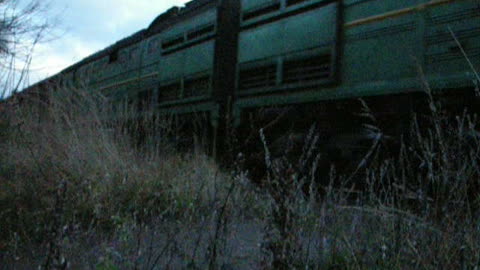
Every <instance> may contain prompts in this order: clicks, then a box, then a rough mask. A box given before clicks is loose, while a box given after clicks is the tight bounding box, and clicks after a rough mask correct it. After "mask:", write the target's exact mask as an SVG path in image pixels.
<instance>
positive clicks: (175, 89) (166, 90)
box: [158, 81, 181, 102]
mask: <svg viewBox="0 0 480 270" xmlns="http://www.w3.org/2000/svg"><path fill="white" fill-rule="evenodd" d="M180 89H181V84H180V82H179V81H178V82H174V83H170V84H167V85H161V86H160V87H159V88H158V100H159V102H163V101H170V100H175V99H177V98H178V96H179V94H180Z"/></svg>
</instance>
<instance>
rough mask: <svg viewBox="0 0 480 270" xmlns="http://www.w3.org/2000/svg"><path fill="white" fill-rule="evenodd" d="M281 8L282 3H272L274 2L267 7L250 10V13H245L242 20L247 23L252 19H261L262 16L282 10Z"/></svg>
mask: <svg viewBox="0 0 480 270" xmlns="http://www.w3.org/2000/svg"><path fill="white" fill-rule="evenodd" d="M280 7H281V5H280V2H278V1H272V2H269V3H267V4H265V5H262V6H259V7H256V8H253V9H251V10H248V11H245V12H244V13H243V16H242V19H243V20H244V21H247V20H250V19H253V18H256V17H260V16H262V15H265V14H268V13H270V12H274V11H277V10H279V9H280Z"/></svg>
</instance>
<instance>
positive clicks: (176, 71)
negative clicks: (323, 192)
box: [25, 0, 480, 153]
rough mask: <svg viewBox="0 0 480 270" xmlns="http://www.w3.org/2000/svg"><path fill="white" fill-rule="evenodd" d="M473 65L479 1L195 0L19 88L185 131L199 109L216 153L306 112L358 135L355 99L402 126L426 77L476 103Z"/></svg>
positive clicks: (478, 49) (476, 66)
mask: <svg viewBox="0 0 480 270" xmlns="http://www.w3.org/2000/svg"><path fill="white" fill-rule="evenodd" d="M478 70H480V1H479V0H403V1H398V0H193V1H190V2H188V3H186V4H185V6H183V7H172V8H171V9H169V10H167V11H166V12H164V13H163V14H160V15H159V16H158V17H157V18H155V19H154V20H153V22H152V23H151V24H150V25H149V26H148V27H147V28H145V29H142V30H140V31H138V32H136V33H134V34H133V35H131V36H129V37H126V38H125V39H122V40H120V41H118V42H116V43H115V44H113V45H111V46H109V47H107V48H105V49H103V50H101V51H99V52H97V53H95V54H93V55H91V56H88V57H87V58H85V59H83V60H81V61H79V62H78V63H75V64H74V65H72V66H70V67H68V68H66V69H64V70H63V71H61V72H60V73H58V74H56V75H54V76H52V77H50V78H47V79H45V80H43V81H41V82H39V83H37V84H35V85H32V86H30V87H29V88H28V89H26V91H25V92H41V91H44V90H42V89H44V88H46V87H48V86H49V85H52V84H54V83H55V84H57V83H62V84H68V85H77V86H79V85H82V86H85V88H86V89H88V90H89V91H97V92H100V93H102V94H104V95H105V96H107V97H108V98H110V100H112V102H118V103H121V102H127V103H129V104H137V105H136V108H137V109H138V111H139V112H146V111H150V112H152V111H153V112H154V113H155V114H158V115H170V116H172V117H176V118H178V119H181V120H178V121H183V122H184V123H186V124H185V125H187V126H188V128H187V129H188V130H192V129H193V127H192V126H193V124H192V123H189V121H191V120H192V119H193V118H195V117H192V116H198V115H201V119H202V120H201V124H200V127H201V128H202V129H203V130H206V131H205V132H206V134H207V135H206V136H207V137H209V138H210V142H209V144H210V145H211V148H213V149H212V150H211V151H212V152H215V153H216V152H217V151H219V150H218V149H222V148H224V147H226V146H225V145H226V144H228V143H230V144H234V145H236V146H237V149H242V148H245V147H248V146H247V145H248V143H245V142H243V141H246V140H247V138H248V137H249V134H250V133H252V130H253V134H257V135H258V130H259V129H263V130H264V131H265V132H266V133H268V134H269V135H271V136H274V135H275V134H280V133H282V132H286V131H289V130H303V131H305V130H307V129H308V127H309V126H310V125H311V123H312V121H313V122H316V124H317V126H318V127H319V129H320V130H321V131H322V132H321V133H322V138H321V139H322V140H323V141H324V142H325V144H327V142H339V141H341V140H342V138H353V139H350V141H349V144H350V145H355V144H357V140H359V139H358V138H357V137H359V136H360V135H359V136H349V134H357V135H358V134H360V132H359V131H358V130H359V129H358V127H357V126H358V123H357V122H358V121H357V118H358V114H359V112H361V111H362V106H363V105H362V104H363V103H364V102H366V103H367V104H368V105H369V106H370V107H371V109H372V110H374V111H376V112H378V115H379V117H378V121H380V122H381V123H383V124H384V126H385V127H386V128H387V129H388V128H392V129H399V128H402V126H401V125H399V124H391V123H394V122H395V123H396V122H401V121H396V120H397V119H400V118H402V117H403V116H402V115H405V114H408V113H410V112H411V111H412V110H415V108H417V107H418V106H420V105H419V104H420V103H422V102H423V101H422V100H424V98H423V96H424V94H425V89H424V88H425V87H426V85H427V87H428V88H429V89H432V91H434V92H435V93H437V92H438V93H442V95H443V96H445V97H446V98H445V100H447V103H448V104H453V105H452V106H453V107H458V106H463V105H466V104H469V105H470V107H471V108H476V106H477V102H478V98H477V94H476V92H475V88H477V90H478V84H479V83H480V80H479V77H478V72H477V71H478ZM359 100H361V102H360V101H359ZM360 103H362V104H360ZM182 119H183V120H182ZM278 119H281V120H279V121H277V120H278ZM278 122H280V123H281V124H280V125H275V123H278ZM233 133H235V134H236V137H237V138H242V139H241V140H238V139H237V140H236V141H233V142H231V141H230V142H228V138H231V137H232V136H233V135H232V134H233ZM254 137H255V136H254ZM257 137H258V136H257ZM360 137H361V136H360Z"/></svg>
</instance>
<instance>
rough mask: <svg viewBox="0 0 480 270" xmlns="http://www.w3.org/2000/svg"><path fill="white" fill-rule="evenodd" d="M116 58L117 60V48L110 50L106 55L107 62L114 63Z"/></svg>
mask: <svg viewBox="0 0 480 270" xmlns="http://www.w3.org/2000/svg"><path fill="white" fill-rule="evenodd" d="M117 60H118V50H115V51H113V52H111V53H110V55H109V56H108V63H114V62H117Z"/></svg>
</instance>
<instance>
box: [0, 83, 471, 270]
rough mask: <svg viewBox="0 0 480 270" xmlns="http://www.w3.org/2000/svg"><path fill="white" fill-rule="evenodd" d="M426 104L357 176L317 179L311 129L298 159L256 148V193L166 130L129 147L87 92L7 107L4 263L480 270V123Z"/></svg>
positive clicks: (235, 173) (241, 176)
mask: <svg viewBox="0 0 480 270" xmlns="http://www.w3.org/2000/svg"><path fill="white" fill-rule="evenodd" d="M430 98H431V101H432V102H431V106H432V113H431V115H430V116H429V117H423V118H422V121H419V120H418V119H416V118H414V119H412V125H411V129H410V130H409V131H407V132H406V134H405V137H403V139H402V138H399V140H400V142H401V143H400V145H401V147H400V151H399V154H398V155H397V156H390V157H388V158H385V156H383V155H382V154H381V153H382V151H383V148H382V146H383V144H382V141H381V140H380V138H381V136H379V137H377V138H378V140H375V141H374V142H373V143H372V148H371V149H369V151H367V153H365V156H366V157H367V159H368V162H365V160H361V159H360V161H361V163H362V165H365V164H368V165H369V166H359V167H358V169H357V170H356V171H355V174H356V176H355V177H353V176H352V175H342V174H341V173H340V172H335V170H332V171H330V172H328V173H325V174H323V175H322V174H319V173H318V171H317V169H316V168H317V165H318V164H317V163H318V160H319V159H318V158H319V156H321V154H322V153H318V151H317V150H318V149H319V148H318V147H317V144H318V140H317V139H316V138H317V137H318V135H319V132H321V131H316V130H315V129H312V130H311V131H310V133H309V134H308V136H306V140H305V145H304V148H303V153H302V155H301V156H299V157H298V160H294V161H292V160H287V159H282V158H280V159H274V160H273V159H272V158H271V157H270V156H269V154H268V152H269V148H268V145H269V142H268V138H265V137H263V143H264V146H265V153H266V158H265V162H266V164H267V166H266V167H267V175H268V177H267V179H266V181H267V183H266V184H265V185H264V189H262V190H259V189H258V188H256V187H255V186H254V185H252V184H251V183H250V182H249V179H248V174H246V173H245V171H242V170H241V169H239V168H233V169H232V171H225V170H223V171H220V170H219V169H218V168H217V166H216V165H215V164H214V162H213V161H212V160H210V159H209V158H208V157H206V156H204V155H200V154H198V155H189V154H180V153H177V152H175V151H172V149H173V148H172V147H171V146H170V145H169V143H168V140H167V139H166V135H165V134H163V133H161V130H160V131H159V130H157V131H155V132H152V133H148V134H146V136H147V137H149V139H147V140H145V141H147V142H149V143H147V146H146V147H141V148H139V147H137V146H136V144H135V143H132V139H131V135H132V132H133V133H135V130H136V129H135V128H128V129H127V128H125V122H126V121H123V120H118V119H131V118H132V117H134V115H133V114H132V113H130V112H129V111H128V110H118V109H115V110H113V109H111V108H110V107H109V106H107V104H108V101H107V100H105V99H104V98H103V97H101V96H96V95H91V94H87V92H86V91H83V90H76V89H63V90H62V89H60V90H58V91H57V92H55V93H52V94H51V98H50V99H49V102H48V104H41V106H34V104H35V103H37V102H39V101H35V100H32V101H30V102H31V103H32V104H30V105H29V106H17V107H8V108H4V111H5V112H6V113H4V114H2V116H1V117H2V118H1V120H0V136H1V142H0V150H1V152H0V153H1V154H0V227H1V228H2V230H1V232H0V249H1V251H2V252H1V255H0V259H1V260H2V261H4V262H6V264H5V265H7V266H6V269H11V268H15V267H20V268H21V267H25V268H32V267H37V266H41V267H42V268H43V269H66V268H71V269H78V268H88V269H170V268H173V269H207V268H208V269H372V268H375V269H418V268H421V269H479V267H480V252H479V250H480V244H479V243H480V218H479V209H480V198H479V195H478V194H479V193H478V191H479V187H480V182H479V181H480V180H479V179H480V164H479V159H480V158H479V151H480V144H479V143H480V141H479V139H480V137H479V135H478V133H477V131H476V129H477V124H478V121H477V119H476V118H475V116H472V115H468V114H466V113H465V114H463V115H459V116H457V117H451V116H449V115H447V114H442V113H441V112H442V110H441V108H439V107H438V106H437V105H435V104H436V103H435V102H433V101H434V97H432V96H431V95H430ZM435 106H436V107H435ZM112 113H114V114H115V115H116V117H115V119H117V120H115V121H112V120H111V119H112V117H111V115H112ZM142 121H147V122H145V123H148V121H149V120H148V119H147V120H142ZM155 121H157V120H155ZM137 124H138V122H137ZM140 126H141V125H140ZM420 127H422V128H420ZM157 132H160V133H157ZM379 132H381V131H379ZM153 142H155V143H153ZM359 176H361V179H360V180H362V182H361V183H362V188H361V189H359V190H360V191H361V192H359V193H358V194H357V195H355V199H354V200H352V196H351V194H349V193H348V191H349V190H350V189H349V188H350V186H349V184H351V183H353V181H357V180H358V179H359ZM319 178H323V179H319ZM318 183H330V184H329V185H328V186H325V187H319V186H318ZM356 187H357V188H358V183H357V185H356ZM316 190H324V192H322V193H317V192H315V191H316Z"/></svg>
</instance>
